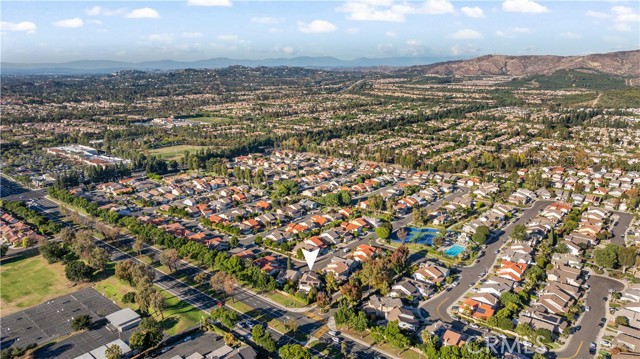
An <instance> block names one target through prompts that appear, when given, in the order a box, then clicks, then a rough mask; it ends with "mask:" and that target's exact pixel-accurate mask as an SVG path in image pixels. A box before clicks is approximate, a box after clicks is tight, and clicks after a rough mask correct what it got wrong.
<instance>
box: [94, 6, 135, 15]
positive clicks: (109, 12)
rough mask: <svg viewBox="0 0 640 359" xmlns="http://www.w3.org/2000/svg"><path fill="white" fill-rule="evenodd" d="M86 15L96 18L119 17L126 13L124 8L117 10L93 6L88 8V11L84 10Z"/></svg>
mask: <svg viewBox="0 0 640 359" xmlns="http://www.w3.org/2000/svg"><path fill="white" fill-rule="evenodd" d="M84 12H85V13H86V14H87V15H89V16H98V15H102V16H120V15H124V14H125V13H126V12H127V9H126V8H118V9H113V10H111V9H105V8H103V7H101V6H98V5H96V6H93V7H90V8H88V9H85V11H84Z"/></svg>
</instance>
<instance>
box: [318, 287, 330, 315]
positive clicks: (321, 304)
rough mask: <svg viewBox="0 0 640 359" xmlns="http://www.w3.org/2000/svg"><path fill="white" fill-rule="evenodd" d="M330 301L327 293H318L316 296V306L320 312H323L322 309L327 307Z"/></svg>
mask: <svg viewBox="0 0 640 359" xmlns="http://www.w3.org/2000/svg"><path fill="white" fill-rule="evenodd" d="M329 303H330V300H329V296H328V295H327V292H318V294H317V295H316V304H317V305H318V308H320V310H322V311H324V309H325V308H326V307H327V306H328V305H329Z"/></svg>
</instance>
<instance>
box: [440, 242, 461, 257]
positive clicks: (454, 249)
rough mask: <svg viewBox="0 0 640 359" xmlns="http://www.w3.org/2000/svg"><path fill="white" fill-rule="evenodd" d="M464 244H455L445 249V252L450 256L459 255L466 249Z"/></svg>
mask: <svg viewBox="0 0 640 359" xmlns="http://www.w3.org/2000/svg"><path fill="white" fill-rule="evenodd" d="M464 248H465V247H464V246H461V245H459V244H454V245H452V246H451V247H449V248H447V249H446V250H445V251H444V254H445V255H447V256H449V257H457V256H458V255H459V254H460V253H462V252H463V251H464Z"/></svg>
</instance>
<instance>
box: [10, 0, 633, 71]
mask: <svg viewBox="0 0 640 359" xmlns="http://www.w3.org/2000/svg"><path fill="white" fill-rule="evenodd" d="M0 4H1V5H0V6H1V9H2V13H1V18H2V27H1V32H2V35H1V36H2V38H1V42H2V47H1V50H2V53H1V59H2V61H8V62H62V61H71V60H80V59H94V60H123V61H134V62H136V61H147V60H162V59H173V60H189V61H191V60H199V59H206V58H212V57H233V58H246V59H258V58H272V57H293V56H334V57H338V58H343V59H352V58H357V57H389V56H450V55H455V56H475V55H481V54H489V53H499V54H513V55H517V54H556V55H572V54H586V53H594V52H610V51H617V50H633V49H638V48H640V9H639V2H638V1H637V0H636V1H629V2H625V1H559V0H555V1H537V0H536V1H533V0H495V1H449V0H426V1H424V0H421V1H393V0H341V1H237V0H182V1H155V2H147V1H102V2H87V1H69V2H62V1H38V2H33V1H6V0H2V2H1V3H0Z"/></svg>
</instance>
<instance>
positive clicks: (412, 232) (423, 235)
mask: <svg viewBox="0 0 640 359" xmlns="http://www.w3.org/2000/svg"><path fill="white" fill-rule="evenodd" d="M406 229H407V238H405V242H406V243H418V244H426V245H429V246H430V245H433V239H434V238H435V237H437V236H438V230H437V229H435V228H416V227H406ZM392 240H393V241H396V242H400V239H399V238H398V234H397V232H396V233H395V234H394V235H393V237H392Z"/></svg>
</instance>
